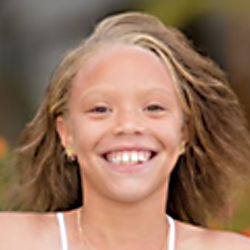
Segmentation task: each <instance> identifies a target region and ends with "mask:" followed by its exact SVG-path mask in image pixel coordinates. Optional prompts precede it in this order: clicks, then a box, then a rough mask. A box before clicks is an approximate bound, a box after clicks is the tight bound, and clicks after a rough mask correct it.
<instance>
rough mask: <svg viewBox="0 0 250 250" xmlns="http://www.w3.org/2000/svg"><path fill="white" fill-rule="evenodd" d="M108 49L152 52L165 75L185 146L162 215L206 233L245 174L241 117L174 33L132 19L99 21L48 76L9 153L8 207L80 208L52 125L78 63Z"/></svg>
mask: <svg viewBox="0 0 250 250" xmlns="http://www.w3.org/2000/svg"><path fill="white" fill-rule="evenodd" d="M115 43H122V44H128V45H135V46H139V47H141V48H144V49H146V50H149V51H151V52H152V53H154V54H155V55H156V56H157V57H159V58H160V59H161V60H162V62H163V63H164V64H165V65H166V67H168V69H169V70H170V72H171V74H172V77H173V79H174V84H175V87H176V91H177V93H178V96H179V99H180V102H181V104H182V108H183V112H184V114H185V117H186V122H187V126H188V133H189V140H188V142H187V144H186V147H185V153H184V154H183V155H182V156H181V157H180V158H179V160H178V163H177V165H176V166H175V169H174V170H173V172H172V174H171V180H170V187H169V193H168V203H167V207H166V211H167V212H168V213H169V214H170V215H172V216H173V217H174V218H176V219H179V220H182V221H188V222H191V223H193V224H196V225H203V226H206V225H207V219H208V218H209V216H210V215H213V216H215V215H216V214H218V211H221V209H222V208H223V207H225V205H227V202H228V193H229V190H231V189H232V187H234V186H233V184H232V183H235V180H236V177H237V176H239V175H240V174H241V173H245V172H244V171H245V170H247V168H248V167H249V162H250V153H249V152H250V151H249V150H250V140H249V132H248V130H247V128H246V122H245V119H244V115H243V113H242V110H241V107H240V105H239V102H238V100H237V97H236V95H235V94H234V92H233V91H232V90H231V89H230V87H229V85H228V83H227V79H226V77H225V74H224V73H223V72H222V70H220V69H219V68H218V67H217V66H216V65H215V64H214V63H213V62H212V61H211V60H210V59H208V58H205V57H203V56H201V55H200V54H198V53H197V52H196V51H195V50H194V49H193V47H192V45H191V44H190V42H189V41H188V40H187V39H186V38H185V37H184V35H183V34H182V33H181V32H180V31H178V30H177V29H175V28H171V27H166V26H165V25H164V24H162V23H161V22H160V21H159V20H158V19H157V18H155V17H153V16H151V15H149V14H145V13H137V12H130V13H124V14H119V15H115V16H111V17H108V18H106V19H104V20H103V21H101V22H100V23H99V24H98V25H97V27H96V28H95V30H94V31H93V33H92V34H91V35H90V36H89V37H88V38H87V39H86V40H84V41H83V42H82V43H81V44H80V45H79V46H78V47H77V48H76V49H74V50H73V51H71V52H70V53H68V54H67V55H66V57H65V58H64V59H63V60H62V62H61V64H60V65H59V66H58V68H57V69H56V70H55V72H54V74H53V76H52V78H51V80H50V82H49V84H48V88H47V92H46V94H45V96H44V99H43V101H42V103H41V105H40V107H39V109H38V111H37V113H36V115H35V117H34V119H33V120H32V121H31V122H30V123H28V124H27V126H26V128H25V129H24V131H23V133H22V135H21V138H20V146H19V147H18V148H17V150H16V152H15V160H14V170H15V184H16V185H14V186H15V187H13V183H12V187H13V188H15V196H14V200H15V206H14V207H18V208H19V209H22V210H29V211H30V210H31V211H41V212H42V211H58V210H70V209H72V208H76V207H78V206H81V204H82V188H81V178H80V174H79V165H78V163H77V161H75V162H73V163H72V162H68V161H67V159H65V150H64V148H63V147H62V145H61V143H60V139H59V136H58V133H57V131H56V125H55V120H56V118H57V117H58V116H60V115H63V114H64V112H65V111H66V109H67V98H68V93H69V89H70V87H71V84H72V81H73V79H74V77H75V76H76V74H77V72H78V71H79V68H80V67H81V66H82V65H83V62H84V61H85V60H87V58H89V57H91V55H93V53H96V52H97V50H101V49H102V48H103V47H104V46H112V45H113V44H115ZM117 60H118V61H117V63H119V59H117ZM12 197H13V196H12ZM12 200H13V198H12Z"/></svg>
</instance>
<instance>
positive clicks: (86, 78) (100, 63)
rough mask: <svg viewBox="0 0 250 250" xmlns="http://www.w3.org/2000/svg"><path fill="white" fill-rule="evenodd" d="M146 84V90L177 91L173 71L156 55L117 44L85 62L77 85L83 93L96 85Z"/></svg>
mask: <svg viewBox="0 0 250 250" xmlns="http://www.w3.org/2000/svg"><path fill="white" fill-rule="evenodd" d="M142 81H143V83H144V86H145V87H147V86H149V87H153V86H154V85H159V86H160V85H161V87H164V88H170V89H172V90H173V88H174V84H173V77H172V76H171V74H170V70H169V69H168V68H167V66H166V65H165V64H163V62H162V60H161V59H160V58H159V57H157V56H156V55H155V54H154V53H153V52H151V51H149V50H147V49H144V48H141V47H139V46H136V45H124V44H115V45H112V46H111V45H108V46H106V47H102V48H100V49H98V50H97V51H95V53H93V54H92V56H91V57H89V58H88V59H87V60H85V61H84V62H83V63H82V65H81V67H80V69H79V71H78V73H77V75H76V77H75V79H74V82H73V84H74V85H75V87H74V88H76V89H77V88H78V87H81V90H83V88H89V87H95V85H98V86H101V85H103V87H108V85H109V84H111V83H114V82H117V83H118V82H119V84H120V85H121V84H122V85H123V87H124V86H127V84H126V83H132V84H133V87H136V86H139V84H138V82H142ZM124 84H125V85H124ZM159 86H158V87H159Z"/></svg>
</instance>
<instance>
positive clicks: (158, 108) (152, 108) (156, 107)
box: [146, 104, 164, 112]
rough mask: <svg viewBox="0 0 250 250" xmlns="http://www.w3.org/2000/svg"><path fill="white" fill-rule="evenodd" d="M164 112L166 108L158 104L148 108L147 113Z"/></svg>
mask: <svg viewBox="0 0 250 250" xmlns="http://www.w3.org/2000/svg"><path fill="white" fill-rule="evenodd" d="M163 110H164V108H163V107H162V106H160V105H158V104H152V105H149V106H148V107H147V108H146V111H150V112H154V111H163Z"/></svg>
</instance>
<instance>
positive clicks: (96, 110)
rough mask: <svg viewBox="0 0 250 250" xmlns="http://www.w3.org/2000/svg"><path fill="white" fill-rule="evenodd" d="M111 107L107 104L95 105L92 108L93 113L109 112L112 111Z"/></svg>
mask: <svg viewBox="0 0 250 250" xmlns="http://www.w3.org/2000/svg"><path fill="white" fill-rule="evenodd" d="M110 111H111V109H109V108H108V107H105V106H97V107H94V108H93V109H91V110H90V112H91V113H101V114H103V113H107V112H110Z"/></svg>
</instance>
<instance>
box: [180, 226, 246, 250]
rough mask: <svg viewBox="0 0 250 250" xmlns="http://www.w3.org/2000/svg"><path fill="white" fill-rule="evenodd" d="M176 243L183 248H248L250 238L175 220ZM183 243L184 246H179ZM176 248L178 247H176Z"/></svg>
mask: <svg viewBox="0 0 250 250" xmlns="http://www.w3.org/2000/svg"><path fill="white" fill-rule="evenodd" d="M176 226H177V245H179V246H180V249H184V250H189V249H193V250H196V249H197V250H211V249H213V250H221V249H227V250H239V249H240V250H249V249H250V238H248V237H245V236H243V235H240V234H237V233H234V232H229V231H220V230H211V229H206V228H202V227H197V226H193V225H189V224H186V223H183V222H178V221H177V222H176ZM181 245H182V246H184V245H185V247H181ZM177 249H178V247H177Z"/></svg>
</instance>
